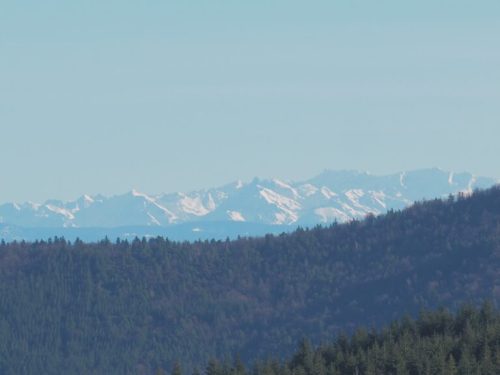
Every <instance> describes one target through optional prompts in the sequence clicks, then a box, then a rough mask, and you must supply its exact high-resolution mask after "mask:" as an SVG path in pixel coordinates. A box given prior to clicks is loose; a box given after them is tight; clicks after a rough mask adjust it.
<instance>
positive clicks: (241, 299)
mask: <svg viewBox="0 0 500 375" xmlns="http://www.w3.org/2000/svg"><path fill="white" fill-rule="evenodd" d="M499 280H500V188H498V187H497V188H493V189H491V190H488V191H482V192H477V193H475V194H473V195H472V196H471V197H469V198H465V197H461V198H458V199H453V198H451V199H446V200H443V201H441V200H433V201H429V202H425V203H417V204H415V205H413V206H412V207H410V208H408V209H405V210H404V211H402V212H397V211H396V212H390V213H388V214H386V215H383V216H379V217H368V218H367V219H366V220H364V221H361V222H350V223H346V224H338V225H333V226H331V227H328V228H315V229H311V230H302V229H301V230H297V231H295V232H294V233H292V234H289V235H279V236H271V235H268V236H265V237H263V238H248V239H239V240H236V241H206V242H195V243H192V244H188V243H174V242H170V241H168V240H165V239H162V238H156V239H151V240H149V241H147V240H135V241H133V242H124V241H120V242H117V243H116V244H112V243H110V242H109V241H102V242H100V243H97V244H84V243H82V242H81V241H78V242H75V243H73V244H68V243H67V242H66V241H63V240H55V241H51V242H38V243H34V244H30V243H12V244H1V243H0V301H2V304H1V305H0V309H1V314H0V331H1V333H2V334H1V335H0V372H1V373H3V374H18V373H26V374H31V373H33V374H35V373H37V374H38V373H62V372H64V373H65V374H73V373H75V374H76V373H93V374H128V373H134V374H135V373H138V372H142V373H144V374H151V373H154V370H155V369H157V368H158V367H162V368H171V366H172V363H173V362H174V361H175V360H179V361H181V362H182V363H183V364H185V365H186V366H187V368H188V369H189V368H192V367H193V366H195V365H202V364H205V363H206V361H207V360H208V359H209V358H210V357H218V358H225V357H228V356H232V355H234V354H235V353H240V354H241V357H242V359H243V360H244V361H251V360H253V359H255V358H259V357H261V358H263V357H267V356H268V355H269V354H272V355H273V356H279V357H281V356H284V355H288V354H289V353H291V352H292V351H293V349H294V347H295V344H296V342H297V341H298V340H299V339H300V338H302V337H310V338H311V339H312V340H313V342H317V343H318V342H324V341H328V340H330V339H331V338H332V337H333V336H334V335H335V334H337V333H338V332H339V331H341V330H344V331H350V330H352V329H353V328H354V327H356V326H358V325H365V326H374V327H378V326H380V325H381V324H384V323H387V322H388V321H389V320H391V319H393V318H398V317H401V316H402V315H404V314H405V313H411V314H415V313H416V312H417V311H418V310H419V309H421V308H433V307H436V306H446V307H449V308H452V309H453V308H455V307H456V306H457V305H458V304H460V303H462V302H465V301H469V302H473V303H478V302H480V301H482V300H483V299H491V300H493V302H494V303H497V302H500V283H499Z"/></svg>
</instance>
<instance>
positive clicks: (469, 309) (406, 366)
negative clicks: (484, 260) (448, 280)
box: [157, 303, 500, 375]
mask: <svg viewBox="0 0 500 375" xmlns="http://www.w3.org/2000/svg"><path fill="white" fill-rule="evenodd" d="M157 373H159V374H166V373H167V372H166V371H165V370H163V369H159V370H158V372H157ZM170 373H171V374H172V375H182V374H183V372H182V366H181V365H180V364H179V363H176V364H174V366H173V368H172V370H171V371H170ZM205 374H206V375H250V374H252V375H295V374H297V375H342V374H346V375H347V374H359V375H376V374H383V375H388V374H395V375H421V374H432V375H458V374H460V375H462V374H464V375H465V374H481V375H498V374H500V312H499V311H498V310H495V309H494V308H493V306H492V305H491V304H490V303H485V304H483V306H482V307H481V308H480V309H476V308H474V307H473V306H467V305H466V306H462V307H461V308H460V309H459V311H458V312H457V313H456V314H455V315H453V314H451V313H450V312H449V311H447V310H445V309H440V310H438V311H422V312H421V313H420V315H419V317H418V319H417V320H413V319H412V318H411V317H409V316H405V317H404V318H402V319H399V320H396V321H393V322H391V324H390V325H388V326H387V327H384V328H383V329H382V330H379V331H375V330H366V329H364V328H359V329H357V330H356V331H355V333H354V334H352V335H351V336H350V337H348V336H346V335H343V334H341V335H339V336H338V337H337V338H336V339H335V340H334V341H333V342H331V343H327V344H322V345H320V346H319V347H317V348H313V347H312V346H311V344H310V343H309V341H307V340H302V341H301V343H300V345H299V347H298V349H297V350H296V352H295V353H294V354H293V355H292V356H290V357H289V358H288V359H287V360H285V361H281V360H279V359H277V358H274V359H273V358H267V359H265V360H261V361H256V362H255V363H254V364H253V365H252V366H245V365H244V364H243V363H242V362H241V360H240V359H238V358H236V359H234V360H232V361H228V360H223V361H220V360H216V359H211V360H210V361H209V362H208V364H207V366H206V367H205Z"/></svg>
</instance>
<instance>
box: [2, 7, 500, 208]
mask: <svg viewBox="0 0 500 375" xmlns="http://www.w3.org/2000/svg"><path fill="white" fill-rule="evenodd" d="M499 46H500V1H498V0H491V1H482V0H476V1H472V0H471V1H463V0H453V1H451V0H445V1H438V0H432V1H430V0H420V1H411V2H410V1H401V0H397V1H396V0H394V1H383V0H382V1H373V0H369V1H368V0H365V1H334V0H330V1H290V0H288V1H272V0H266V1H235V0H233V1H216V0H211V1H195V0H193V1H173V0H172V1H144V2H138V1H123V0H121V1H105V0H101V1H89V0H86V1H83V0H74V1H62V0H61V1H50V0H49V1H43V2H42V1H38V0H36V1H35V0H33V1H29V0H16V1H13V0H12V1H11V0H4V1H1V2H0V173H1V178H0V202H5V201H11V200H14V201H25V200H34V201H41V200H44V199H47V198H52V197H54V198H62V199H72V198H76V197H77V196H79V195H81V194H83V193H90V194H94V193H104V194H114V193H122V192H125V191H128V190H130V189H131V188H133V187H135V188H137V189H140V190H143V191H146V192H150V193H156V192H162V191H165V192H171V191H176V190H191V189H197V188H204V187H212V186H217V185H220V184H223V183H226V182H229V181H232V180H236V179H243V180H250V179H251V178H252V177H254V176H261V177H270V176H276V177H280V178H285V179H295V180H298V179H303V178H307V177H310V176H312V175H314V174H316V173H319V172H320V171H321V170H323V169H325V168H329V169H360V170H368V171H371V172H373V173H390V172H395V171H398V170H403V169H413V168H420V167H431V166H438V167H441V168H445V169H453V170H459V171H460V170H467V171H470V172H473V173H477V174H482V175H488V176H494V177H500V163H499V162H498V160H499V159H500V158H499V156H500V152H499V149H500V148H499V143H500V47H499Z"/></svg>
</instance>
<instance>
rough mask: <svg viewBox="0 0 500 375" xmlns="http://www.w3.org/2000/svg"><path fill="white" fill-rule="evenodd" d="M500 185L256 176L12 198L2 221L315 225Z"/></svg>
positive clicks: (427, 178)
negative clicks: (167, 189) (171, 188)
mask: <svg viewBox="0 0 500 375" xmlns="http://www.w3.org/2000/svg"><path fill="white" fill-rule="evenodd" d="M499 182H500V180H498V179H494V178H489V177H480V176H475V175H473V174H471V173H468V172H461V173H456V172H449V171H444V170H441V169H437V168H431V169H419V170H412V171H406V172H398V173H394V174H389V175H373V174H370V173H368V172H362V171H353V170H340V171H335V170H328V169H327V170H324V171H323V172H322V173H320V174H319V175H317V176H315V177H312V178H310V179H307V180H304V181H299V182H293V181H284V180H281V179H276V178H271V179H262V178H254V179H253V180H252V181H250V182H246V183H245V182H242V181H241V180H237V181H234V182H232V183H229V184H226V185H222V186H221V187H217V188H209V189H202V190H196V191H192V192H176V193H161V194H156V195H149V194H146V193H143V192H139V191H138V190H136V189H132V190H131V191H129V192H127V193H125V194H120V195H113V196H110V197H106V196H103V195H100V194H99V195H94V196H91V195H87V194H84V195H82V196H81V197H79V198H78V199H76V200H73V201H61V200H55V199H51V200H47V201H46V202H44V203H32V202H26V203H20V204H19V203H5V204H3V205H0V224H3V225H4V227H5V226H12V227H20V228H44V229H47V228H54V229H64V228H120V227H160V228H174V227H176V226H178V225H179V224H192V225H193V226H195V224H196V223H200V224H206V223H214V222H217V223H219V222H227V223H231V222H242V223H252V224H260V225H265V226H268V227H271V226H290V227H296V226H312V225H317V224H328V223H332V222H347V221H350V220H353V219H362V218H364V217H365V216H366V215H368V214H373V215H378V214H382V213H385V212H387V211H389V210H394V209H395V210H398V209H402V208H405V207H407V206H409V205H411V204H412V203H414V202H415V201H418V200H423V199H434V198H443V197H446V196H447V195H450V194H458V193H465V194H470V193H471V192H472V191H473V190H474V189H477V188H488V187H491V186H493V185H495V184H497V183H499ZM193 229H194V228H193Z"/></svg>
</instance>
